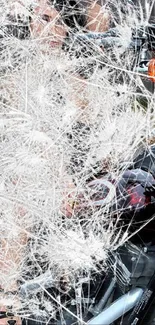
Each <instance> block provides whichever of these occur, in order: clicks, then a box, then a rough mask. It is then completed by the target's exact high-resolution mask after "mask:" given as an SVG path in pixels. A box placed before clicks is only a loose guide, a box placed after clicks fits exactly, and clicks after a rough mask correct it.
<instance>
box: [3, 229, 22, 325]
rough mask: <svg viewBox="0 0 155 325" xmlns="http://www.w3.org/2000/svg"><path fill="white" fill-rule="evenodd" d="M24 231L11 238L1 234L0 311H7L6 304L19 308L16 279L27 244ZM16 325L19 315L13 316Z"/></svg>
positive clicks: (18, 321) (19, 324)
mask: <svg viewBox="0 0 155 325" xmlns="http://www.w3.org/2000/svg"><path fill="white" fill-rule="evenodd" d="M27 238H28V236H27V234H26V232H25V231H24V230H23V231H19V234H18V235H17V236H15V237H14V238H13V239H9V238H3V239H2V236H1V240H0V243H1V247H0V311H7V310H8V305H9V306H10V304H11V305H12V311H13V312H15V314H16V312H17V314H18V309H19V308H20V299H19V296H18V279H19V273H20V267H21V262H22V260H23V254H24V248H25V245H26V244H27ZM13 319H14V320H16V325H21V318H20V317H18V316H17V317H16V316H15V317H13ZM7 321H8V318H3V319H1V320H0V325H6V324H7Z"/></svg>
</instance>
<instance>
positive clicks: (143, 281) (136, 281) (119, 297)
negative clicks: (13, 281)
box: [0, 146, 155, 325]
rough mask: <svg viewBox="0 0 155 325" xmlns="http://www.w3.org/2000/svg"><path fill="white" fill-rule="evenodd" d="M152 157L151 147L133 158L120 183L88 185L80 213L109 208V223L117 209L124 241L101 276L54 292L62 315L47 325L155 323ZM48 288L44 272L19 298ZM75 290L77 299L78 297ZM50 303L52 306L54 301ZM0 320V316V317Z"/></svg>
mask: <svg viewBox="0 0 155 325" xmlns="http://www.w3.org/2000/svg"><path fill="white" fill-rule="evenodd" d="M154 157H155V146H151V147H150V148H149V149H148V151H143V152H142V153H141V154H139V155H138V156H137V157H136V159H135V161H134V162H133V164H132V166H130V167H129V168H128V169H127V170H126V171H125V172H122V175H121V178H120V179H119V180H114V179H112V177H111V176H110V175H107V176H106V177H102V178H98V179H95V180H93V181H90V182H88V184H87V186H88V188H89V189H90V199H89V201H87V203H86V204H85V205H84V202H83V200H82V204H81V206H82V209H84V208H87V207H88V206H91V207H92V206H93V207H101V206H103V205H104V204H105V205H106V204H109V206H110V210H111V213H113V217H114V218H115V212H117V211H118V210H119V211H120V213H121V214H122V213H123V216H124V219H123V218H122V219H121V223H123V228H124V231H125V229H126V227H128V233H129V236H128V240H127V241H124V243H123V245H122V246H120V247H118V248H117V249H116V250H115V251H110V252H109V253H108V257H107V268H106V272H103V271H102V265H98V272H97V273H94V274H92V276H91V281H87V280H86V279H83V282H81V280H80V282H79V283H78V281H77V283H76V287H75V290H73V289H70V291H69V292H67V293H65V292H64V291H60V292H59V294H60V295H61V301H63V300H64V301H65V304H64V305H63V304H62V312H61V313H62V314H63V321H62V315H61V316H60V314H59V312H57V315H56V319H53V320H52V324H55V325H62V324H63V323H64V324H66V325H73V324H87V325H135V324H137V325H154V324H155V309H154V302H155V239H154V229H155V167H154V166H155V165H154V161H155V158H154ZM114 189H115V191H114ZM91 191H92V192H91ZM91 193H92V195H91ZM79 200H81V196H80V197H79ZM116 202H117V208H116ZM78 208H79V206H78ZM131 220H132V222H131ZM129 224H130V229H129ZM49 288H50V290H55V283H54V280H53V278H52V275H51V272H50V271H47V272H46V273H44V274H42V275H40V276H39V277H37V278H35V279H32V280H29V281H26V282H25V283H24V284H22V285H21V287H20V291H19V293H20V295H21V297H22V299H28V297H29V295H33V294H34V293H35V292H39V291H41V290H44V291H45V292H48V290H49ZM57 289H58V288H57ZM79 289H80V292H82V295H81V296H79V297H78V292H79ZM50 292H51V291H50ZM49 297H50V294H49ZM51 297H52V296H51ZM52 299H53V298H52ZM55 303H56V305H57V301H56V300H55ZM58 309H59V308H58ZM78 310H80V313H81V314H82V318H80V317H79V316H78ZM5 316H7V315H4V313H3V314H1V315H0V318H2V317H5Z"/></svg>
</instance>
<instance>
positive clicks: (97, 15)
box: [86, 1, 110, 32]
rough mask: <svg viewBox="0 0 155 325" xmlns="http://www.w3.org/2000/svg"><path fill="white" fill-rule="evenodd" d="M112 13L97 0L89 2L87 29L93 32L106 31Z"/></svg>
mask: <svg viewBox="0 0 155 325" xmlns="http://www.w3.org/2000/svg"><path fill="white" fill-rule="evenodd" d="M109 23H110V15H109V13H108V11H107V10H106V9H105V8H104V7H102V6H101V5H100V4H98V3H97V2H96V1H93V2H91V3H89V5H88V9H87V24H86V29H87V30H88V31H91V32H105V31H107V30H108V28H109Z"/></svg>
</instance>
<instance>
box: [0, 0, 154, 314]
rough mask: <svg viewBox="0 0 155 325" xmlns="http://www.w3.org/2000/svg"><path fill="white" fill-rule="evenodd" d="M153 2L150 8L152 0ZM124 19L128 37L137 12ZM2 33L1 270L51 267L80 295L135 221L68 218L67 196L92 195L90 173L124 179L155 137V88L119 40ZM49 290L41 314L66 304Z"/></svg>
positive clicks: (104, 212)
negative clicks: (53, 41)
mask: <svg viewBox="0 0 155 325" xmlns="http://www.w3.org/2000/svg"><path fill="white" fill-rule="evenodd" d="M152 5H153V2H152ZM3 6H4V7H5V6H6V2H4V1H3ZM145 8H146V11H148V12H149V7H148V4H147V2H146V3H145ZM140 14H141V17H140V18H141V20H142V21H144V16H143V14H142V11H141V12H140ZM120 15H123V14H121V13H120ZM2 17H3V19H4V18H5V14H4V15H3V16H2ZM121 17H124V18H123V19H124V21H122V25H121V24H119V25H118V26H117V27H118V28H119V31H120V34H121V37H122V39H123V40H124V44H126V42H127V41H128V39H127V38H130V37H131V33H132V29H131V27H132V26H133V24H134V26H137V24H140V21H139V20H138V18H137V15H136V12H135V16H132V17H129V16H128V15H127V16H126V17H125V16H121ZM121 17H120V18H121ZM57 18H58V17H57ZM57 18H56V19H57ZM37 19H38V18H37V17H36V20H37ZM3 23H4V25H5V19H4V21H3ZM43 24H46V22H43ZM59 24H60V22H59V21H57V22H56V26H55V27H57V28H58V26H59ZM53 25H54V23H53V22H51V28H53ZM5 26H6V25H5ZM79 31H80V30H79ZM1 32H2V34H3V38H2V48H1V49H0V51H1V54H0V55H1V58H2V61H1V67H0V70H1V74H0V83H1V85H0V88H1V94H0V100H1V112H0V152H1V160H0V200H1V219H0V224H1V229H2V233H3V236H2V244H1V263H2V264H3V263H4V261H5V263H6V266H7V270H8V273H6V268H5V271H3V269H2V270H1V272H0V274H1V278H2V279H3V281H4V283H6V282H7V285H9V284H10V283H11V282H12V280H13V279H16V278H20V281H21V282H25V281H27V280H29V281H30V280H31V279H32V278H35V277H37V276H40V275H42V274H45V273H46V271H47V270H49V271H50V272H51V274H52V277H53V278H54V280H55V281H56V282H57V283H58V286H59V287H58V289H62V288H60V284H61V278H62V277H63V276H64V274H65V276H66V278H67V279H68V280H67V281H66V282H67V284H68V282H69V285H70V286H71V287H72V288H73V291H75V292H76V294H77V295H78V294H79V293H78V292H77V291H78V290H77V288H76V286H77V282H78V280H79V279H80V280H81V281H82V280H83V279H85V277H86V278H87V281H86V282H87V284H88V291H89V284H90V281H91V280H92V281H93V276H92V273H93V272H94V273H96V274H98V273H101V272H102V271H104V270H106V258H107V252H108V251H112V250H114V249H116V247H118V246H119V245H120V244H122V243H123V242H126V241H127V240H128V239H129V238H130V236H131V234H130V226H131V225H133V223H134V222H135V221H134V220H131V221H130V222H129V226H128V228H127V230H126V231H125V232H123V229H122V224H121V220H122V219H121V218H122V214H121V213H120V211H117V213H116V216H117V217H115V218H114V217H113V214H111V213H110V212H109V205H106V206H103V207H102V208H101V209H99V210H97V209H88V210H86V209H85V210H84V211H82V214H81V215H79V213H78V215H76V213H75V214H74V215H73V217H72V218H71V219H68V218H65V217H64V215H63V216H62V212H61V207H62V202H63V200H64V197H65V196H66V195H67V196H68V194H69V195H72V198H73V199H74V200H75V199H76V198H77V195H78V194H77V193H81V192H82V194H83V195H84V198H85V200H88V199H89V195H88V193H87V190H86V184H87V182H88V180H92V179H94V177H98V175H100V177H101V176H102V177H105V175H107V174H109V173H110V175H112V177H113V178H115V179H119V177H120V176H121V173H122V171H124V170H126V169H127V168H128V167H129V166H130V165H131V163H132V161H133V159H134V155H135V153H136V152H137V149H138V148H139V147H140V146H141V145H143V146H144V147H146V148H147V147H148V145H149V141H150V140H151V139H152V138H153V137H154V114H153V106H154V95H152V94H150V93H149V91H147V89H146V88H145V87H144V85H143V83H142V81H141V79H140V76H139V75H138V73H134V72H133V65H134V54H133V53H132V52H129V51H128V52H126V51H124V49H118V48H117V47H115V46H114V48H113V49H111V50H110V51H105V50H103V49H101V48H99V47H98V46H97V45H96V44H95V43H94V42H93V41H91V42H90V41H89V44H88V43H87V42H85V43H83V48H82V49H81V45H80V44H77V45H76V43H74V40H75V38H74V37H75V36H76V35H75V33H72V35H70V36H71V41H70V42H68V40H66V39H65V41H64V43H65V44H64V45H65V46H66V50H64V51H62V50H61V51H60V50H59V49H58V50H57V49H56V50H55V51H53V52H52V51H50V50H49V46H48V44H47V43H46V40H49V38H50V37H51V36H49V35H48V36H45V37H44V36H42V38H41V41H45V42H40V43H39V44H38V40H37V39H30V38H28V39H25V40H23V39H22V40H20V39H18V38H15V37H14V36H13V35H12V34H11V33H10V34H9V33H7V32H6V29H4V28H1ZM60 40H62V39H61V38H60ZM65 46H64V47H65ZM143 98H144V99H145V100H144V101H143V100H142V99H143ZM144 102H145V103H144ZM146 126H147V127H146ZM120 166H121V168H120ZM71 182H73V187H72V186H71V187H70V183H71ZM64 193H65V195H64ZM121 212H122V211H121ZM133 219H134V216H133ZM25 237H26V239H25ZM23 238H24V239H23ZM6 243H7V249H6ZM4 246H5V250H4ZM13 246H15V247H16V256H15V255H14V250H13V249H12V250H10V248H13ZM7 255H9V261H10V260H11V261H12V263H11V264H10V262H9V263H8V262H7V259H6V256H7ZM75 257H76V258H75ZM18 259H19V261H18V262H19V263H16V262H17V260H18ZM100 263H101V264H102V265H101V269H99V270H98V265H99V264H100ZM19 266H20V267H19ZM19 270H20V271H19ZM40 287H41V285H40ZM58 289H57V290H58ZM42 290H43V292H44V293H46V296H47V299H45V297H43V296H42V294H40V293H39V294H38V293H37V294H34V295H33V297H31V299H29V302H28V308H29V309H30V310H31V312H32V314H33V313H34V312H35V314H36V313H38V315H40V314H41V311H39V310H40V305H42V307H44V310H45V312H44V311H43V314H44V315H45V316H46V317H49V314H50V315H51V318H54V316H55V315H56V312H57V310H58V309H59V308H58V305H59V307H60V314H61V310H62V309H65V308H67V305H66V303H65V301H61V298H62V297H60V294H58V292H56V293H54V294H53V293H50V292H49V291H47V289H46V288H44V287H43V288H42ZM81 292H82V288H81ZM68 295H69V293H68ZM74 295H75V294H74ZM81 295H82V293H81ZM83 295H85V293H83ZM48 297H49V298H50V299H48ZM74 298H75V300H77V299H76V297H74ZM88 298H89V293H88ZM68 299H69V298H68ZM49 300H50V302H49ZM79 300H81V301H82V298H81V297H80V298H79ZM51 301H52V302H51ZM67 302H68V300H67ZM23 307H24V303H23ZM86 307H87V306H86ZM61 308H62V309H61ZM79 310H80V308H79ZM61 316H62V317H63V315H61ZM77 317H79V318H80V319H81V315H80V314H77ZM32 318H33V317H32Z"/></svg>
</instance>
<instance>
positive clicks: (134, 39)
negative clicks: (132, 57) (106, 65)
mask: <svg viewBox="0 0 155 325" xmlns="http://www.w3.org/2000/svg"><path fill="white" fill-rule="evenodd" d="M154 37H155V25H154V24H151V25H150V24H148V25H147V26H140V27H139V28H136V29H135V30H134V29H133V31H132V35H131V39H129V40H127V41H126V40H125V41H124V39H123V38H122V37H121V34H120V31H119V30H118V29H117V28H111V29H109V30H108V31H107V32H104V33H97V32H95V33H94V32H89V33H77V34H75V35H74V36H73V38H72V39H71V41H72V42H73V43H72V45H73V47H74V44H77V43H78V44H79V45H85V44H87V45H93V44H94V45H97V46H103V47H104V48H106V49H107V48H111V47H113V46H117V47H125V48H126V49H129V50H135V51H137V50H138V51H139V50H140V49H141V48H142V46H143V44H144V43H145V42H146V43H147V42H148V44H149V45H150V47H151V46H152V44H154V42H155V40H154Z"/></svg>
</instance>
